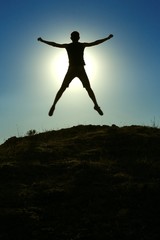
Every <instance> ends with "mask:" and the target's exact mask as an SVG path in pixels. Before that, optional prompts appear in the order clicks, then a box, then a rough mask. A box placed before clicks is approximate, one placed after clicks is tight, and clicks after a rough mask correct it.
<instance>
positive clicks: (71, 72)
mask: <svg viewBox="0 0 160 240" xmlns="http://www.w3.org/2000/svg"><path fill="white" fill-rule="evenodd" d="M112 37H113V35H112V34H110V35H109V36H108V37H106V38H103V39H99V40H97V41H94V42H90V43H86V42H84V43H81V42H79V39H80V34H79V32H77V31H74V32H72V33H71V40H72V42H71V43H69V44H59V43H55V42H50V41H46V40H44V39H42V38H40V37H39V38H38V39H37V40H38V41H40V42H43V43H46V44H48V45H50V46H53V47H58V48H65V49H66V51H67V53H68V58H69V67H68V71H67V73H66V75H65V78H64V80H63V83H62V85H61V87H60V89H59V91H58V92H57V94H56V97H55V99H54V102H53V105H52V106H51V108H50V110H49V113H48V115H49V116H52V115H53V112H54V110H55V106H56V103H57V102H58V100H59V99H60V97H61V96H62V94H63V92H64V91H65V90H66V88H67V87H69V84H70V83H71V81H72V80H73V79H74V78H75V77H78V78H79V79H80V80H81V82H82V84H83V87H84V88H85V89H86V90H87V92H88V95H89V97H90V98H91V99H92V101H93V103H94V109H95V110H96V111H97V112H98V113H99V114H100V115H103V112H102V110H101V109H100V107H99V106H98V103H97V100H96V97H95V95H94V92H93V90H92V88H91V86H90V82H89V79H88V76H87V74H86V71H85V69H84V65H85V62H84V59H83V54H84V49H85V48H86V47H92V46H95V45H98V44H100V43H103V42H105V41H107V40H109V39H110V38H112Z"/></svg>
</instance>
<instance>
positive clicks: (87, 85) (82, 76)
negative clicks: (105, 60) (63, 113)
mask: <svg viewBox="0 0 160 240" xmlns="http://www.w3.org/2000/svg"><path fill="white" fill-rule="evenodd" d="M79 78H80V80H81V81H82V84H83V87H84V88H85V89H86V90H87V92H88V95H89V97H90V98H91V99H92V101H93V103H94V109H95V110H96V111H97V112H98V113H99V114H100V115H103V112H102V110H101V109H100V107H99V106H98V103H97V100H96V97H95V94H94V92H93V90H92V88H91V86H90V82H89V79H88V76H87V74H86V71H85V69H84V68H83V69H81V71H80V74H79Z"/></svg>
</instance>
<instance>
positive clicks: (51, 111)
mask: <svg viewBox="0 0 160 240" xmlns="http://www.w3.org/2000/svg"><path fill="white" fill-rule="evenodd" d="M54 110H55V106H52V107H51V109H50V110H49V113H48V115H49V116H50V117H51V116H52V115H53V112H54Z"/></svg>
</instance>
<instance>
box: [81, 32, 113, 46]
mask: <svg viewBox="0 0 160 240" xmlns="http://www.w3.org/2000/svg"><path fill="white" fill-rule="evenodd" d="M112 37H113V34H110V35H109V36H108V37H106V38H102V39H99V40H96V41H94V42H90V43H84V44H85V47H92V46H95V45H98V44H101V43H103V42H105V41H107V40H109V39H110V38H112Z"/></svg>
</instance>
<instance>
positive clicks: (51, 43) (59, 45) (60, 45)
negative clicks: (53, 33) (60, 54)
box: [37, 37, 66, 48]
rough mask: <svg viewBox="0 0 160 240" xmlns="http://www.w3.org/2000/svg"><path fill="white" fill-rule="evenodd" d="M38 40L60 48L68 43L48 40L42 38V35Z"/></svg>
mask: <svg viewBox="0 0 160 240" xmlns="http://www.w3.org/2000/svg"><path fill="white" fill-rule="evenodd" d="M37 40H38V41H40V42H43V43H45V44H48V45H50V46H52V47H58V48H65V47H66V44H59V43H55V42H50V41H46V40H44V39H42V38H40V37H39V38H37Z"/></svg>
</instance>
